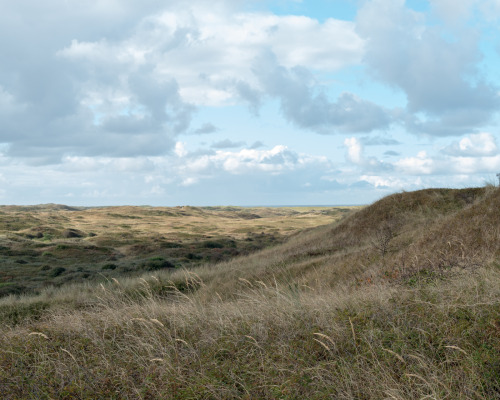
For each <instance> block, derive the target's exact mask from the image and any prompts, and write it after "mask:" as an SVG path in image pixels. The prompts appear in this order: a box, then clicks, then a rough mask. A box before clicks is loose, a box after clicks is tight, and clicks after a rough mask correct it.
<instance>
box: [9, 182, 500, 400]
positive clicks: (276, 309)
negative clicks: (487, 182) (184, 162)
mask: <svg viewBox="0 0 500 400" xmlns="http://www.w3.org/2000/svg"><path fill="white" fill-rule="evenodd" d="M499 208H500V190H498V189H496V188H492V187H487V188H475V189H463V190H447V189H446V190H445V189H433V190H422V191H418V192H412V193H397V194H394V195H392V196H389V197H386V198H384V199H381V200H380V201H378V202H376V203H374V204H373V205H371V206H369V207H366V208H363V209H361V210H359V211H357V212H355V213H353V214H350V215H347V216H346V217H345V218H343V219H342V220H341V221H337V222H333V223H332V224H330V225H327V226H322V227H318V228H315V229H311V230H308V231H305V232H303V233H299V234H295V235H292V236H291V237H289V239H288V240H287V241H286V242H285V243H282V244H279V245H277V246H275V247H271V248H265V249H263V250H261V251H258V252H255V253H252V254H249V255H247V256H242V257H236V258H233V259H231V260H227V261H222V262H219V263H217V264H215V265H214V264H206V263H202V264H200V265H199V266H197V267H196V268H191V269H175V270H172V269H159V270H154V269H153V270H147V272H146V273H145V275H143V276H142V277H141V278H121V279H110V280H109V282H107V283H104V284H101V285H94V284H87V285H66V286H62V287H61V288H48V289H46V290H44V291H42V292H41V293H40V294H39V295H37V296H30V297H28V296H21V297H19V296H18V297H13V296H10V297H7V298H5V299H3V300H2V301H0V319H1V321H2V328H0V329H1V330H0V389H1V392H2V393H3V394H4V396H5V397H6V398H13V399H15V398H37V399H54V398H58V399H86V398H109V399H155V398H165V399H200V398H204V399H236V398H238V399H256V398H276V399H324V398H334V399H424V398H426V399H453V400H454V399H497V398H500V240H499V234H500V213H499V212H498V210H499ZM75 229H78V228H75ZM151 258H153V259H150V261H151V263H152V264H153V265H154V264H155V263H161V262H162V261H163V260H160V259H159V258H155V256H152V257H151ZM110 269H111V267H110Z"/></svg>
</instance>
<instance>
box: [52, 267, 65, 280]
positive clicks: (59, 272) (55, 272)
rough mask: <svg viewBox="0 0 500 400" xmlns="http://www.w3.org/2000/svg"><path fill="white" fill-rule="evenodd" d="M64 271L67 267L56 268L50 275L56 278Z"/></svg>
mask: <svg viewBox="0 0 500 400" xmlns="http://www.w3.org/2000/svg"><path fill="white" fill-rule="evenodd" d="M64 271H66V268H64V267H57V268H54V269H53V270H52V272H51V273H50V276H52V277H53V278H55V277H56V276H59V275H61V274H62V273H63V272H64Z"/></svg>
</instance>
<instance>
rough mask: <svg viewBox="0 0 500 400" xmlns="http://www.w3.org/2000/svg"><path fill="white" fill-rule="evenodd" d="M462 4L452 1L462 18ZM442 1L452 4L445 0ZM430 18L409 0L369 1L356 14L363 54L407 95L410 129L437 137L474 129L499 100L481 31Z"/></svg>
mask: <svg viewBox="0 0 500 400" xmlns="http://www.w3.org/2000/svg"><path fill="white" fill-rule="evenodd" d="M458 3H460V4H465V3H466V2H453V7H455V11H454V12H456V13H457V14H456V15H457V18H458V16H460V15H462V14H464V13H466V10H467V4H465V5H464V6H461V5H458ZM439 4H440V7H441V8H443V10H444V9H445V8H446V9H450V10H451V8H452V6H450V4H451V3H449V2H447V1H445V0H440V1H439ZM462 7H463V8H462ZM443 12H444V11H443ZM450 12H451V11H450ZM450 15H451V14H450ZM427 18H428V16H427V15H426V14H424V13H418V12H415V11H412V10H410V9H409V8H407V7H405V1H404V0H396V1H394V0H372V1H369V2H366V3H365V5H364V6H363V7H362V8H361V9H360V11H359V13H358V17H357V28H358V32H359V33H360V35H361V36H362V37H363V38H364V39H366V41H367V42H366V52H365V58H364V59H365V61H366V63H367V65H368V66H369V67H370V70H371V72H372V74H373V76H374V77H376V78H377V79H379V80H380V81H382V82H384V83H386V84H388V85H390V86H392V87H394V88H397V89H399V90H402V91H403V92H404V94H405V95H406V97H407V101H408V103H407V105H406V110H405V111H406V115H405V114H404V113H402V114H401V115H400V117H399V118H400V121H401V122H402V123H404V124H405V126H406V127H407V129H408V130H410V131H413V132H417V133H424V134H428V135H435V136H445V135H461V134H465V133H468V132H471V131H474V130H475V129H477V127H478V126H482V125H484V124H486V123H487V122H489V121H490V119H491V118H492V116H493V114H494V113H496V112H497V110H498V106H499V104H500V98H499V95H498V85H496V84H493V83H490V82H486V81H485V80H484V77H483V76H482V74H481V73H480V70H479V68H478V65H479V63H480V62H481V58H482V55H481V52H480V49H479V39H480V36H479V34H478V31H477V30H476V29H474V28H472V27H470V26H468V25H467V24H465V23H463V24H461V25H460V26H459V27H458V28H454V29H452V30H450V29H447V28H446V27H445V26H443V25H442V24H435V23H432V22H430V21H428V20H427ZM422 115H423V117H422Z"/></svg>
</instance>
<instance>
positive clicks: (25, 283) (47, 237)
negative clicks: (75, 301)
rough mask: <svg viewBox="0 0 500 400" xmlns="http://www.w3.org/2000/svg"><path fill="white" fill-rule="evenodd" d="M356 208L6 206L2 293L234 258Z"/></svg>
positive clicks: (1, 233) (2, 213)
mask: <svg viewBox="0 0 500 400" xmlns="http://www.w3.org/2000/svg"><path fill="white" fill-rule="evenodd" d="M350 209H351V208H350V207H283V208H266V207H256V208H242V207H189V206H187V207H170V208H166V207H101V208H78V207H68V206H64V205H55V204H46V205H38V206H0V297H2V296H5V295H9V294H21V293H25V292H33V291H39V290H40V289H42V288H43V287H46V286H47V285H55V286H60V285H62V284H67V283H70V282H71V283H76V282H84V281H85V282H88V281H89V280H97V281H99V280H101V281H102V280H105V279H109V278H112V277H118V276H123V275H124V274H126V275H129V276H130V275H134V274H135V275H137V274H140V273H144V272H146V271H155V270H160V269H166V268H182V267H191V266H193V265H196V264H200V263H202V262H219V261H223V260H228V259H230V258H231V257H234V256H236V255H241V254H248V253H250V252H252V251H255V250H259V249H262V248H265V247H268V246H270V245H274V244H278V243H282V242H283V241H284V240H285V239H286V238H287V237H289V236H290V235H293V234H295V233H297V232H298V231H302V230H304V229H309V228H313V227H316V226H318V225H325V224H328V223H331V222H333V221H335V220H337V219H339V218H340V217H341V216H342V215H343V214H345V213H346V212H349V210H350Z"/></svg>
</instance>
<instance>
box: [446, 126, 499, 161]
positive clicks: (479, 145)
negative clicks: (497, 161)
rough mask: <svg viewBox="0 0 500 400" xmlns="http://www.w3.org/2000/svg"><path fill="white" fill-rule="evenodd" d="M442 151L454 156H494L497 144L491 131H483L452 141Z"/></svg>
mask: <svg viewBox="0 0 500 400" xmlns="http://www.w3.org/2000/svg"><path fill="white" fill-rule="evenodd" d="M443 153H445V154H449V155H451V156H456V157H459V156H463V157H478V156H494V155H496V154H498V146H497V144H496V140H495V137H494V136H493V135H492V134H491V133H486V132H483V133H477V134H471V135H469V136H467V137H465V138H463V139H461V140H459V141H456V142H453V143H452V144H450V145H449V146H447V147H445V148H444V149H443Z"/></svg>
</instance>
